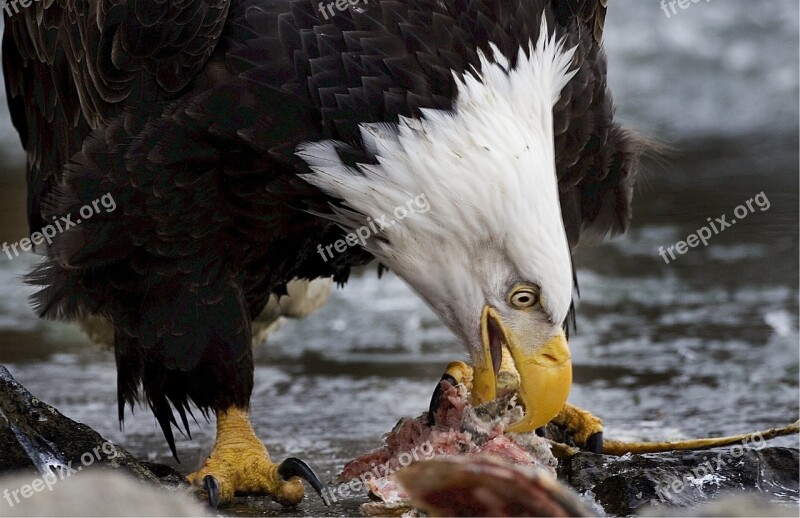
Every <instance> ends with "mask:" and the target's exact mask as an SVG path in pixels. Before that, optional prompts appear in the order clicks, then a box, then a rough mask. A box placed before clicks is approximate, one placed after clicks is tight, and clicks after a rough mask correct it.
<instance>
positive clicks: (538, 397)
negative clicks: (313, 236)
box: [298, 23, 574, 431]
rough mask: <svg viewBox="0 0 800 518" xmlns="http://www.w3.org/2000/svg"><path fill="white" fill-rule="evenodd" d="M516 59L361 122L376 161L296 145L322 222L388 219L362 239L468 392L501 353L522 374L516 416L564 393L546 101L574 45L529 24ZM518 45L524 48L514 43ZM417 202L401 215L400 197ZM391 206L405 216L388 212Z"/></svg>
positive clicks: (566, 272) (544, 412) (562, 287)
mask: <svg viewBox="0 0 800 518" xmlns="http://www.w3.org/2000/svg"><path fill="white" fill-rule="evenodd" d="M540 34H541V36H540V38H539V41H538V42H537V43H536V45H535V46H534V45H531V46H530V48H529V49H520V51H519V56H518V59H517V61H516V65H515V67H513V68H512V67H511V66H510V64H509V61H508V59H506V57H504V56H503V55H502V54H501V53H500V51H499V50H498V49H497V48H495V47H492V50H493V55H492V56H491V58H490V57H487V56H484V55H481V56H480V70H479V71H474V73H471V74H466V75H465V76H464V78H463V80H462V79H460V78H458V77H456V82H457V87H458V95H457V98H456V100H455V102H454V106H453V109H452V111H440V110H423V111H422V116H421V117H420V118H419V119H407V118H402V119H401V120H400V122H399V124H362V125H361V135H362V139H363V143H364V146H365V148H366V149H367V150H368V151H369V152H370V153H372V154H374V156H375V157H376V160H377V164H375V165H372V164H359V165H358V166H357V169H354V168H350V167H347V166H346V165H344V164H343V163H342V161H341V160H340V158H339V157H338V155H337V153H336V149H337V147H341V146H344V144H341V143H338V142H334V141H323V142H317V143H313V144H305V145H303V146H301V147H300V149H299V150H298V155H299V156H300V157H301V158H302V159H303V160H304V161H305V162H306V163H307V164H308V165H309V166H310V168H311V170H312V171H313V173H314V174H309V175H306V176H305V177H304V178H305V179H306V180H307V181H308V182H310V183H312V184H313V185H316V186H318V187H319V188H321V189H322V190H323V191H324V192H326V193H328V194H330V195H331V196H333V197H336V198H338V199H340V200H342V202H341V205H339V206H336V207H333V211H334V214H333V215H327V217H329V218H331V219H333V220H335V221H336V222H337V223H338V224H339V225H340V226H342V228H344V229H345V230H346V231H348V232H350V231H354V230H355V229H358V228H360V227H362V226H365V225H368V224H369V223H370V222H374V221H376V220H379V219H381V217H382V216H384V215H386V216H387V217H385V218H384V221H386V222H391V221H394V223H393V224H389V226H388V227H386V228H384V229H383V230H381V231H380V232H378V233H373V234H372V235H371V236H370V237H369V239H367V241H366V243H365V245H364V247H365V248H366V249H367V250H368V251H369V252H371V253H372V254H374V255H375V256H376V257H377V258H378V259H379V260H380V261H381V262H382V263H384V264H385V265H386V266H388V267H389V268H390V269H391V270H392V271H394V272H395V273H396V274H397V275H399V276H400V277H401V278H403V279H404V280H405V281H406V282H407V283H408V284H409V285H410V286H411V287H412V288H413V289H414V290H415V291H416V292H417V293H419V294H420V295H421V296H422V297H423V298H424V299H425V300H426V301H427V303H428V304H429V305H430V306H431V307H432V308H433V310H434V311H435V312H436V313H437V314H438V315H439V317H440V318H441V319H442V321H443V322H444V323H445V324H446V325H447V326H448V327H449V328H450V329H451V330H452V331H453V332H454V333H455V334H456V335H457V336H458V337H459V338H460V339H461V340H462V342H463V343H464V344H466V346H467V347H468V349H469V352H470V354H471V357H472V360H473V363H474V368H475V372H474V374H475V378H474V383H473V394H474V399H475V400H476V402H482V401H485V400H489V399H493V398H494V396H495V376H496V373H497V369H498V368H499V365H500V360H501V358H502V355H503V353H504V352H505V354H507V355H509V356H510V358H511V359H512V360H513V361H514V363H515V364H516V368H517V370H518V371H519V373H520V376H521V384H520V393H521V394H520V397H521V399H522V401H523V403H524V404H525V406H526V416H525V418H524V419H523V421H521V422H520V423H517V425H516V426H515V428H513V430H515V431H523V430H525V431H527V430H530V429H532V428H535V427H538V426H541V425H543V424H545V423H547V422H548V421H549V420H550V419H552V417H554V416H555V415H556V414H557V413H558V411H560V409H561V407H563V404H564V402H565V401H566V398H567V394H568V392H569V386H570V384H571V365H570V360H569V358H570V355H569V350H568V349H567V345H566V340H565V337H564V333H563V331H562V328H561V325H562V322H564V320H565V319H566V317H567V314H568V312H569V308H570V304H571V299H572V282H573V277H572V265H571V257H570V250H569V245H568V243H567V237H566V234H565V231H564V225H563V222H562V218H561V208H560V204H559V197H558V187H557V178H556V171H555V158H554V143H553V116H552V113H553V105H554V104H555V102H556V101H557V100H558V98H559V95H560V92H561V90H562V88H563V87H564V86H565V85H566V84H567V82H568V81H569V80H570V78H571V77H572V75H573V72H571V71H570V70H569V68H570V63H571V62H572V56H573V53H574V49H565V48H564V45H563V41H556V39H555V37H554V36H550V35H549V34H548V31H547V28H546V26H545V24H544V23H543V24H542V29H541V32H540ZM524 50H527V52H524ZM419 197H422V199H424V200H426V208H428V210H426V211H425V212H422V211H413V210H408V209H413V208H414V206H415V205H413V204H410V203H409V202H410V201H412V200H419V199H420V198H419ZM397 207H404V208H406V209H407V210H406V211H405V212H407V213H408V216H407V217H405V218H404V219H399V218H397V217H396V215H397V214H400V215H402V214H403V211H397V213H396V212H395V210H396V208H397Z"/></svg>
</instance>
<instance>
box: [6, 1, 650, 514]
mask: <svg viewBox="0 0 800 518" xmlns="http://www.w3.org/2000/svg"><path fill="white" fill-rule="evenodd" d="M606 4H607V0H335V1H332V2H330V3H326V2H324V1H323V2H320V1H318V0H184V1H180V2H170V1H167V0H87V1H84V2H75V1H72V0H53V1H48V2H35V3H33V4H32V5H30V6H28V7H25V8H23V7H22V6H20V5H19V4H17V3H15V2H12V3H9V4H8V5H7V6H6V7H5V33H4V37H3V70H4V73H5V81H6V90H7V93H8V102H9V107H10V112H11V116H12V119H13V123H14V125H15V126H16V128H17V130H18V131H19V134H20V139H21V142H22V145H23V146H24V148H25V150H26V152H27V184H28V217H29V222H30V230H31V232H32V233H37V232H38V233H40V237H41V235H46V232H47V231H50V233H54V234H55V235H54V236H52V239H48V240H47V241H45V240H43V239H40V240H39V241H40V242H41V244H40V246H39V247H38V248H37V251H39V252H40V253H41V254H43V255H44V256H45V258H44V259H43V262H42V263H41V264H40V265H39V266H38V267H37V268H36V269H35V270H34V271H33V272H32V273H31V275H30V279H29V280H30V282H31V283H33V284H35V285H37V286H38V287H39V288H40V290H39V291H38V292H37V294H36V295H35V296H34V305H35V309H36V311H37V312H38V313H39V314H40V315H41V316H42V317H45V318H52V319H62V320H79V321H80V320H86V319H90V318H91V319H101V320H102V321H107V322H109V323H110V324H111V325H112V326H113V338H114V351H115V356H116V364H117V393H118V402H119V418H120V420H122V419H123V416H124V411H125V408H126V406H127V405H134V404H135V403H136V402H137V401H139V400H140V399H141V400H143V401H146V402H147V404H148V405H149V407H150V408H151V409H152V411H153V413H154V414H155V417H156V419H157V421H158V423H159V424H160V426H161V428H162V430H163V432H164V435H165V437H166V439H167V442H168V443H169V446H170V448H171V450H172V452H173V454H176V447H175V441H174V438H173V431H172V428H173V426H181V425H182V426H183V427H185V428H186V429H188V420H187V414H190V413H191V408H193V407H196V408H198V409H199V410H200V411H201V412H202V413H203V414H204V415H205V416H206V417H208V416H209V414H211V413H214V414H215V415H216V418H217V440H216V443H215V445H214V447H213V450H212V452H211V454H210V456H209V458H208V460H207V461H206V463H205V464H204V466H203V467H202V468H201V469H200V470H198V471H197V472H195V473H193V474H191V475H189V480H190V482H192V483H194V484H196V485H205V486H206V488H207V489H209V491H210V492H211V493H213V495H212V496H213V498H214V499H215V500H217V501H219V502H222V503H225V502H229V501H230V500H231V499H232V498H233V496H234V494H236V493H240V492H249V493H260V494H265V495H268V496H269V497H271V498H272V499H274V500H275V501H277V502H280V503H282V504H285V505H293V504H297V503H298V502H300V501H301V500H302V498H303V484H302V482H301V481H300V480H299V478H298V477H297V476H295V475H298V474H299V475H302V476H305V477H306V478H307V479H310V480H311V481H312V482H313V483H314V484H318V481H317V480H315V477H314V476H313V474H310V473H309V470H308V469H307V467H306V466H305V465H304V464H303V463H302V462H300V461H298V460H296V459H287V460H286V461H284V462H283V463H280V464H277V463H273V462H272V461H271V460H270V457H269V455H268V453H267V450H266V448H265V447H264V445H263V444H262V443H261V441H260V440H259V439H258V438H257V437H256V435H255V433H254V432H253V430H252V428H251V426H250V423H249V417H248V406H249V400H250V395H251V391H252V388H253V356H252V350H251V340H252V337H253V334H254V331H253V322H254V321H257V320H258V319H259V316H260V315H261V314H262V313H263V312H264V310H265V308H266V307H267V306H268V303H269V301H270V298H271V297H273V298H274V297H280V296H282V295H284V294H285V293H286V287H287V284H288V283H290V282H291V281H293V280H295V279H309V280H312V279H320V278H330V277H332V278H333V279H334V280H335V281H336V282H338V283H345V282H346V281H347V278H348V275H349V273H350V271H351V269H352V268H353V267H356V266H359V265H363V264H366V263H368V262H369V261H372V260H373V259H377V260H378V261H379V262H380V264H381V265H382V266H384V267H386V268H388V269H390V270H392V271H393V272H395V273H396V274H397V275H398V276H400V277H401V278H402V279H403V280H404V281H405V282H406V283H407V284H408V285H409V286H410V287H411V289H413V290H414V291H415V292H416V293H418V294H419V295H420V297H422V298H423V299H424V300H425V302H426V303H427V304H428V305H429V306H430V307H431V308H432V309H433V310H434V311H435V312H436V314H437V315H438V316H439V318H440V319H441V320H442V322H443V323H444V324H445V325H446V326H447V327H448V328H450V329H451V330H452V331H453V333H454V334H455V335H456V337H457V338H458V340H459V341H460V342H461V343H462V344H463V345H464V347H465V348H466V350H467V352H468V353H469V355H470V357H471V359H472V363H473V365H472V367H470V369H472V370H471V372H470V375H471V376H472V380H473V381H472V383H473V394H474V397H475V399H476V401H477V402H481V401H486V400H489V399H492V398H494V397H495V394H496V387H495V385H496V373H497V371H498V368H499V366H500V364H501V363H504V362H506V363H507V362H511V363H513V365H514V366H515V367H516V370H517V371H518V372H519V375H520V382H519V393H520V398H521V401H522V403H523V404H524V406H525V410H526V411H525V417H524V418H523V420H522V421H520V422H519V423H517V424H516V425H515V426H514V427H513V429H514V430H515V431H531V430H533V429H535V428H537V427H540V426H542V425H544V424H545V423H547V422H549V421H550V420H552V419H554V418H556V419H566V420H569V419H573V418H574V419H573V420H575V421H576V422H579V424H580V422H581V419H582V418H585V416H583V414H581V413H580V412H578V410H577V409H575V408H574V407H570V406H569V405H566V406H565V402H566V399H567V394H568V392H569V386H570V383H571V366H570V354H569V350H568V348H567V342H566V337H565V330H564V329H565V326H566V323H567V321H568V320H569V316H570V315H571V312H572V293H573V286H574V276H575V275H574V271H573V268H572V255H571V254H572V250H573V248H574V247H575V246H576V245H577V243H578V241H579V239H580V238H582V237H586V236H593V237H595V238H597V237H603V236H606V235H609V234H618V233H620V232H623V231H625V230H626V228H627V226H628V222H629V219H630V213H631V209H630V203H631V196H632V188H633V185H634V181H635V177H636V171H637V164H638V158H639V152H640V150H641V147H640V146H639V145H638V143H637V139H636V138H634V137H633V135H632V134H631V133H630V132H629V131H627V130H624V129H622V128H621V127H620V125H619V124H618V123H616V122H615V121H614V109H613V104H612V99H611V95H610V93H609V91H608V86H607V83H606V57H605V54H604V51H603V48H602V44H601V42H602V36H603V25H604V20H605V14H606ZM103 197H108V198H109V199H113V200H114V204H115V206H116V210H114V211H95V213H94V214H93V215H92V217H91V218H88V217H86V214H85V212H86V211H82V209H85V207H87V206H89V207H91V206H92V203H93V202H94V203H95V205H94V207H95V208H97V200H100V199H104V198H103ZM411 200H424V201H425V206H426V207H427V209H426V210H425V211H424V212H423V211H421V210H408V209H412V208H413V207H412V206H411V205H409V202H410V201H411ZM420 206H421V205H420ZM403 207H405V208H406V210H405V212H402V213H401V212H399V209H398V208H403ZM393 214H405V216H403V217H402V220H401V219H400V218H396V219H392V217H393V216H392V215H393ZM81 216H84V217H83V218H81ZM387 216H388V219H387ZM60 221H64V225H60V224H59V222H60ZM54 225H58V232H53V231H52V227H53V226H54ZM364 229H368V232H365V231H364ZM34 235H35V234H34ZM332 243H335V244H336V246H335V247H333V248H331V247H330V245H331V244H332ZM340 245H341V246H340ZM320 251H323V252H325V253H320ZM575 416H578V417H577V418H576V417H575ZM178 419H180V421H178ZM584 420H585V421H586V422H588V423H589V426H588V428H587V429H588V432H594V433H593V434H592V436H593V437H594V436H596V435H597V432H599V431H600V430H602V427H601V425H600V424H599V421H597V420H594V421H592V420H591V419H590V418H585V419H584ZM588 432H587V433H584V434H583V436H582V437H583V442H586V440H587V437H589V435H588Z"/></svg>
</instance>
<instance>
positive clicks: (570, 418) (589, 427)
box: [429, 351, 603, 453]
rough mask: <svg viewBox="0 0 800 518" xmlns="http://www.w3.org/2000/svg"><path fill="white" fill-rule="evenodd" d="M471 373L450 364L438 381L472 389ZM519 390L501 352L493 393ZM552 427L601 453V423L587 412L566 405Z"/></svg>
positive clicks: (514, 373)
mask: <svg viewBox="0 0 800 518" xmlns="http://www.w3.org/2000/svg"><path fill="white" fill-rule="evenodd" d="M472 379H473V370H472V367H470V366H469V365H467V364H466V363H464V362H452V363H450V364H449V365H448V366H447V368H446V369H445V371H444V374H443V375H442V380H444V381H447V382H448V383H450V384H451V385H455V384H459V383H460V384H463V385H464V386H466V387H467V388H469V389H472ZM517 387H519V373H518V372H517V370H516V369H515V368H514V362H513V361H511V358H510V357H509V355H507V354H505V351H503V359H502V361H501V363H500V370H499V372H498V373H497V393H498V395H502V394H503V393H508V392H510V391H513V390H516V389H517ZM441 390H442V389H441V383H439V384H437V385H436V389H435V390H434V392H433V397H432V398H431V404H430V408H429V416H430V419H431V420H432V419H433V414H434V412H435V411H436V409H437V408H439V398H440V397H441ZM551 422H552V423H554V424H555V425H557V426H559V427H561V428H564V429H566V430H567V432H569V434H570V435H572V437H573V440H574V441H575V443H576V444H578V445H580V446H581V447H582V448H583V449H586V450H589V451H592V452H594V453H601V452H602V451H603V421H602V420H601V419H600V418H599V417H595V416H594V415H592V414H591V413H590V412H588V411H586V410H583V409H582V408H578V407H576V406H573V405H570V404H569V403H567V404H566V405H564V408H563V409H562V410H561V412H559V414H558V415H557V416H556V417H554V418H553V420H552V421H551Z"/></svg>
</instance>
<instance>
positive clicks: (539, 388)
mask: <svg viewBox="0 0 800 518" xmlns="http://www.w3.org/2000/svg"><path fill="white" fill-rule="evenodd" d="M481 341H482V343H483V361H482V362H480V364H478V365H475V366H474V378H473V384H472V402H473V404H474V405H479V404H482V403H486V402H487V401H491V400H493V399H495V398H496V397H497V377H496V373H497V371H498V370H499V368H500V361H501V359H502V354H503V349H504V348H505V349H507V351H508V352H509V353H510V354H511V358H512V360H513V361H514V365H515V367H516V369H517V372H519V376H520V386H519V391H518V394H519V399H520V400H521V402H522V404H523V405H524V406H525V416H524V417H523V418H522V420H520V421H518V422H516V423H514V424H513V425H511V426H509V427H508V431H510V432H517V433H524V432H530V431H533V430H535V429H536V428H539V427H540V426H544V425H546V424H547V423H549V422H550V421H551V420H552V419H553V418H554V417H555V416H557V415H558V413H559V412H561V409H562V408H564V404H565V403H566V402H567V396H569V390H570V387H571V386H572V361H571V359H570V354H569V348H568V347H567V339H566V337H565V336H564V332H563V331H560V332H559V333H558V334H557V335H556V336H553V337H552V338H550V339H549V340H547V341H546V342H544V343H542V344H538V345H537V344H524V342H523V341H522V340H521V339H520V338H519V337H518V336H517V335H516V334H515V333H514V332H513V331H512V330H511V329H509V328H508V327H507V326H505V325H504V324H503V321H502V320H501V319H500V316H499V315H498V313H497V310H495V309H494V308H492V307H491V306H486V307H484V308H483V312H482V314H481ZM523 344H524V345H523Z"/></svg>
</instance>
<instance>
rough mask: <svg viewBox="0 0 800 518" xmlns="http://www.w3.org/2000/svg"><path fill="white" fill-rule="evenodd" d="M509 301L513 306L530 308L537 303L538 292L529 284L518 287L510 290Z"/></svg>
mask: <svg viewBox="0 0 800 518" xmlns="http://www.w3.org/2000/svg"><path fill="white" fill-rule="evenodd" d="M509 302H511V305H512V306H514V307H515V308H519V309H525V308H530V307H533V306H535V305H536V304H538V303H539V292H538V291H537V290H535V289H533V288H531V287H529V286H523V287H519V288H516V289H515V290H514V291H513V292H511V297H509Z"/></svg>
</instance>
